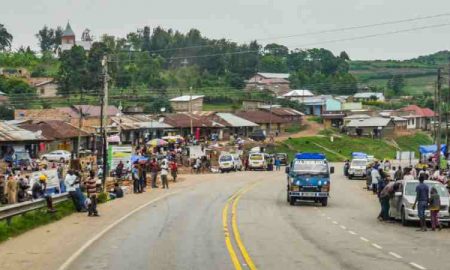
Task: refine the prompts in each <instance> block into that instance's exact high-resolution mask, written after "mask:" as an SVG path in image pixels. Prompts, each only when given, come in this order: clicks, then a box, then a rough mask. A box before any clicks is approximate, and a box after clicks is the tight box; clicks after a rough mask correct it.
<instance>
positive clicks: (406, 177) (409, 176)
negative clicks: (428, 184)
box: [403, 168, 414, 180]
mask: <svg viewBox="0 0 450 270" xmlns="http://www.w3.org/2000/svg"><path fill="white" fill-rule="evenodd" d="M411 170H414V168H413V169H411ZM411 170H405V175H403V180H414V176H412V174H411Z"/></svg>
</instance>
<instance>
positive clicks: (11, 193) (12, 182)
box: [6, 175, 18, 204]
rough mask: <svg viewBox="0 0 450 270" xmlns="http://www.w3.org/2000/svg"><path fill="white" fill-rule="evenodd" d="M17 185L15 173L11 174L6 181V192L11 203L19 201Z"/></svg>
mask: <svg viewBox="0 0 450 270" xmlns="http://www.w3.org/2000/svg"><path fill="white" fill-rule="evenodd" d="M17 185H18V184H17V179H16V178H15V177H14V176H13V175H9V176H8V181H7V182H6V194H7V198H8V203H9V204H14V203H17Z"/></svg>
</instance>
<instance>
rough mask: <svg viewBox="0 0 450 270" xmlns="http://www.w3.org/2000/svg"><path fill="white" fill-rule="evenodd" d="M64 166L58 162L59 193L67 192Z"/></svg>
mask: <svg viewBox="0 0 450 270" xmlns="http://www.w3.org/2000/svg"><path fill="white" fill-rule="evenodd" d="M63 174H64V168H63V166H62V164H61V163H59V164H58V168H57V169H56V175H57V176H58V181H59V193H65V192H66V185H65V184H64V176H63Z"/></svg>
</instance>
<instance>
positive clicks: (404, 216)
mask: <svg viewBox="0 0 450 270" xmlns="http://www.w3.org/2000/svg"><path fill="white" fill-rule="evenodd" d="M401 219H402V225H403V226H408V225H409V222H408V220H407V219H406V213H405V207H403V206H402V210H401Z"/></svg>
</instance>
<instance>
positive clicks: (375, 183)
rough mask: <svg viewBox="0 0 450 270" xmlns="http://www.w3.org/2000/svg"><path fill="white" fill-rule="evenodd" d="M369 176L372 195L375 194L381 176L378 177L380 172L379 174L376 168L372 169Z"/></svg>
mask: <svg viewBox="0 0 450 270" xmlns="http://www.w3.org/2000/svg"><path fill="white" fill-rule="evenodd" d="M370 176H371V178H372V192H373V194H377V186H378V181H380V179H381V175H380V172H379V170H378V167H377V166H373V167H372V171H371V172H370Z"/></svg>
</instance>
